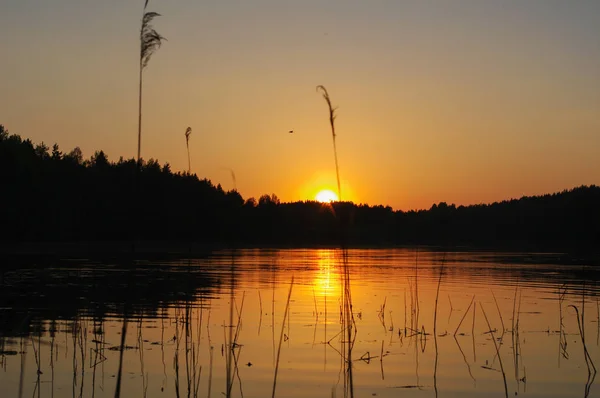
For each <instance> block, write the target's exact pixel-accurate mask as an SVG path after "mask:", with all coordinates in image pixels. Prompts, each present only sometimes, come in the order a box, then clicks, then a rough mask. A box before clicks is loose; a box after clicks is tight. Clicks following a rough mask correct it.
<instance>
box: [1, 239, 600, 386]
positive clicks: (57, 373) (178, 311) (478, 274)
mask: <svg viewBox="0 0 600 398" xmlns="http://www.w3.org/2000/svg"><path fill="white" fill-rule="evenodd" d="M11 261H12V262H11V263H10V264H7V265H6V267H8V268H6V267H5V268H4V269H5V270H4V271H3V272H4V273H3V275H2V279H1V281H0V300H1V301H0V351H1V352H2V355H0V365H1V370H0V386H1V387H0V388H1V391H2V393H1V396H3V397H5V396H6V397H19V396H23V397H70V396H73V397H81V396H85V397H114V396H115V388H116V386H117V384H118V378H119V363H120V354H121V350H120V347H121V338H122V331H123V326H124V325H123V324H124V322H123V319H124V318H126V319H127V323H126V325H125V326H126V334H125V336H126V339H125V349H124V350H123V361H122V371H121V382H120V384H121V396H122V397H143V396H147V397H195V396H200V397H210V396H212V397H221V396H234V397H242V396H244V397H266V396H271V394H272V392H273V385H274V378H275V372H276V369H277V379H276V390H275V395H276V396H279V397H313V396H321V397H331V396H333V395H334V394H335V396H338V397H342V396H356V397H371V396H377V397H396V396H406V397H413V396H414V397H424V396H430V397H433V396H436V395H437V396H440V397H469V396H473V397H475V396H477V397H480V396H481V397H484V396H485V397H487V396H497V397H503V396H505V394H508V395H510V396H514V395H517V394H518V395H525V396H531V397H584V396H590V397H592V396H596V397H599V396H600V386H598V385H596V384H595V383H594V376H595V372H594V369H593V366H594V365H595V366H600V355H599V354H600V345H599V342H600V324H599V323H598V318H599V308H600V307H599V304H598V289H597V283H596V281H597V280H598V276H599V275H598V273H597V272H596V271H595V270H594V268H592V267H589V266H585V265H581V264H578V265H566V264H561V260H560V257H559V256H554V255H531V254H528V255H520V254H506V253H504V254H501V255H496V254H493V253H456V252H454V253H447V254H445V253H441V252H429V251H424V250H421V251H418V252H417V251H416V250H412V249H410V250H409V249H398V250H350V251H349V252H348V256H347V259H346V261H344V258H343V256H342V254H341V252H340V251H336V250H245V251H238V252H235V253H234V254H233V253H231V252H225V251H223V252H217V253H214V254H213V255H212V256H210V257H207V258H204V259H193V260H187V259H183V260H181V259H180V260H151V261H150V260H148V261H136V262H135V263H132V262H127V261H114V260H110V261H91V260H86V259H77V260H68V261H67V260H60V261H59V260H56V261H46V262H44V263H37V262H35V263H34V261H33V260H11ZM132 264H133V265H135V267H132ZM11 266H13V269H19V270H18V271H17V270H9V269H10V268H11ZM442 270H443V273H442V278H441V280H440V279H439V278H440V271H442ZM346 271H347V272H346ZM292 278H293V284H292ZM438 282H440V283H439V293H437V288H438ZM348 283H349V285H348ZM344 286H349V289H345V287H344ZM290 287H291V294H290ZM344 292H348V293H349V294H348V295H345V294H344ZM350 294H351V296H350ZM288 295H289V301H288ZM436 296H437V298H438V300H437V315H435V313H436V311H435V308H436ZM347 303H348V304H351V310H349V311H345V308H350V307H347V306H346V304H347ZM572 306H576V307H577V310H578V311H579V316H580V317H579V323H578V317H577V312H576V310H575V309H574V308H573V307H572ZM286 308H287V311H286ZM124 314H126V315H125V317H124ZM582 315H583V317H582ZM486 317H487V321H486ZM581 318H583V319H581ZM434 319H435V321H434ZM581 321H582V322H583V323H582V324H581V326H582V328H581V329H582V331H583V336H584V339H585V346H586V349H587V352H588V354H589V359H588V360H587V361H586V355H585V351H584V344H582V337H581V333H580V328H579V326H578V325H579V324H580V323H581ZM488 322H489V325H488ZM459 326H460V327H459ZM434 327H435V333H434ZM494 339H495V340H494ZM277 364H278V365H277ZM504 380H506V387H505V383H504Z"/></svg>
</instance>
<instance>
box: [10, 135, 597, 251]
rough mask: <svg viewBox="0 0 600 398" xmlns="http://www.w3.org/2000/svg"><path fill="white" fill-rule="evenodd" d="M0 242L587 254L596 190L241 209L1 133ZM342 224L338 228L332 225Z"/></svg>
mask: <svg viewBox="0 0 600 398" xmlns="http://www.w3.org/2000/svg"><path fill="white" fill-rule="evenodd" d="M0 181H1V187H2V188H1V195H0V226H1V228H0V239H2V240H3V241H4V242H5V243H6V242H42V241H43V242H78V241H125V240H131V241H133V240H138V241H142V240H160V241H173V242H175V241H177V242H196V243H198V242H199V243H206V244H227V245H257V246H258V245H260V246H268V245H291V246H303V245H336V244H338V243H339V237H340V235H339V231H340V228H339V226H340V224H342V226H343V230H344V234H345V235H346V240H347V243H348V244H349V245H404V244H407V245H410V244H432V245H453V246H463V245H464V246H476V247H490V248H515V249H517V248H519V249H531V250H538V249H539V250H542V249H543V250H593V249H597V248H598V247H600V210H599V207H600V187H597V186H582V187H578V188H575V189H572V190H568V191H563V192H560V193H555V194H548V195H543V196H535V197H523V198H521V199H513V200H508V201H502V202H498V203H492V204H481V205H473V206H455V205H453V204H452V205H448V204H446V203H444V202H442V203H439V204H437V205H433V206H432V207H431V208H430V209H428V210H419V211H408V212H405V211H394V210H393V209H392V208H391V207H389V206H368V205H357V204H354V203H350V202H343V203H336V204H334V205H333V206H331V205H327V204H321V203H318V202H314V201H306V202H294V203H280V201H279V199H278V198H277V196H276V195H274V194H271V195H263V196H261V197H260V198H259V199H258V200H256V199H254V198H248V199H244V198H243V197H242V196H241V195H240V194H239V193H238V192H237V191H228V192H227V191H224V190H223V189H222V188H221V186H220V185H217V186H215V185H213V184H212V183H211V181H209V180H206V179H199V178H198V177H197V176H196V175H190V174H188V173H181V172H173V171H172V170H171V169H170V167H169V165H168V164H163V165H161V164H160V163H159V162H158V161H156V160H154V159H150V160H148V161H141V162H140V165H139V167H138V164H137V163H136V161H135V160H134V159H123V158H121V159H119V160H118V161H116V162H110V161H109V160H108V159H107V157H106V155H105V154H104V152H102V151H97V152H95V153H94V154H93V155H92V156H91V158H89V159H84V158H83V155H82V152H81V150H80V149H79V148H75V149H73V150H71V151H69V152H62V151H61V150H60V149H59V147H58V145H56V144H55V145H54V146H53V147H52V148H49V147H47V146H46V145H44V144H43V143H42V144H37V145H34V144H33V143H32V142H31V141H30V140H23V139H22V138H21V137H19V136H18V135H10V134H9V133H8V132H7V131H6V130H5V129H4V127H3V126H1V125H0ZM340 219H341V220H342V222H341V223H340Z"/></svg>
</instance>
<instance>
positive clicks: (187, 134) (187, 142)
mask: <svg viewBox="0 0 600 398" xmlns="http://www.w3.org/2000/svg"><path fill="white" fill-rule="evenodd" d="M190 135H192V128H191V127H188V128H187V129H185V146H186V148H187V155H188V174H192V162H191V161H190Z"/></svg>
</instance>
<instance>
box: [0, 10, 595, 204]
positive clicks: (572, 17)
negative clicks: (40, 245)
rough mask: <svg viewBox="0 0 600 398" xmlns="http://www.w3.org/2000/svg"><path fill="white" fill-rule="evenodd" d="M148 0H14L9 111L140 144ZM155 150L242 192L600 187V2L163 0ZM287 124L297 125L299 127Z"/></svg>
mask: <svg viewBox="0 0 600 398" xmlns="http://www.w3.org/2000/svg"><path fill="white" fill-rule="evenodd" d="M143 3H144V1H143V0H102V1H99V0H95V1H91V0H52V1H49V0H3V1H2V4H1V5H0V49H2V59H1V62H0V124H3V125H4V126H5V128H7V129H8V130H9V131H10V132H12V133H16V134H19V135H21V136H22V137H26V138H30V139H31V140H32V141H34V142H36V143H37V142H41V141H43V142H44V143H46V144H47V145H52V144H54V143H57V144H58V145H59V146H60V148H61V150H63V151H65V152H67V151H70V150H71V149H73V148H74V147H75V146H79V147H80V148H81V149H82V150H83V153H84V157H86V158H89V157H90V156H91V155H92V154H93V152H94V151H95V150H99V149H102V150H104V151H105V153H106V154H107V155H108V158H109V160H113V161H116V160H118V159H119V157H120V156H123V157H125V158H132V157H134V156H135V155H136V151H137V119H138V114H137V109H138V102H137V101H138V73H139V72H138V62H139V60H138V57H139V24H140V20H141V16H142V12H143V5H144V4H143ZM148 9H149V10H151V11H156V12H159V13H160V14H162V16H161V17H158V18H157V19H155V23H154V27H155V28H156V30H157V31H158V32H159V33H160V34H162V35H163V36H165V37H166V38H167V41H166V42H164V44H163V46H162V47H161V48H160V49H159V50H158V51H157V52H156V53H155V54H154V55H153V57H152V59H151V60H150V63H149V65H148V67H147V68H146V69H145V70H144V96H143V126H142V127H143V133H142V157H143V158H145V159H149V158H155V159H158V160H159V161H160V162H161V163H162V162H168V163H169V164H170V165H171V167H172V169H173V170H186V169H187V153H186V146H185V136H184V133H185V129H186V128H187V127H188V126H190V127H191V128H192V130H193V133H192V135H191V137H190V152H191V163H192V172H194V173H197V174H198V176H200V177H202V178H203V177H206V178H209V179H210V180H211V181H212V182H213V183H215V184H216V183H220V184H221V185H222V186H223V188H224V189H226V190H229V189H233V187H234V185H233V181H232V178H231V173H230V171H229V169H231V170H233V171H234V172H235V175H236V180H237V189H238V190H239V191H240V193H241V194H242V195H243V196H244V197H245V198H248V197H251V196H254V197H256V198H258V197H259V196H260V195H262V194H265V193H268V194H270V193H275V194H276V195H277V196H278V197H279V198H280V199H281V200H282V201H295V200H306V199H314V197H315V195H316V194H317V192H318V191H319V190H321V189H326V188H328V189H332V190H336V178H335V164H334V157H333V146H332V139H331V133H330V130H329V120H328V110H327V105H326V103H325V101H324V99H323V98H322V97H321V96H320V94H318V93H317V92H316V90H315V88H316V86H317V85H320V84H322V85H324V86H325V87H326V88H327V89H328V91H329V94H330V96H331V99H332V102H333V104H334V105H335V106H338V109H337V111H336V112H337V119H336V130H337V150H338V158H339V166H340V176H341V179H342V199H344V200H352V201H354V202H357V203H369V204H371V205H375V204H384V205H390V206H392V207H393V208H394V209H402V210H409V209H421V208H429V207H431V205H432V204H433V203H438V202H441V201H445V202H447V203H455V204H457V205H460V204H463V205H468V204H475V203H489V202H493V201H498V200H504V199H511V198H518V197H521V196H523V195H537V194H544V193H550V192H556V191H562V190H564V189H569V188H573V187H575V186H579V185H583V184H585V185H590V184H597V185H598V184H600V160H599V159H600V31H599V30H598V27H599V26H600V1H596V0H580V1H577V0H574V1H558V0H527V1H521V0H519V1H510V0H506V1H487V0H472V1H466V0H465V1H461V0H453V1H445V0H444V1H442V0H440V1H425V0H422V1H417V0H415V1H400V0H369V1H366V0H362V1H357V0H318V1H317V0H294V1H289V0H252V1H248V0H236V1H233V0H212V1H211V0H206V1H198V0H177V1H173V0H170V1H167V0H150V1H149V5H148ZM289 130H294V133H293V134H289V133H288V131H289Z"/></svg>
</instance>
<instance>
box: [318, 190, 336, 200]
mask: <svg viewBox="0 0 600 398" xmlns="http://www.w3.org/2000/svg"><path fill="white" fill-rule="evenodd" d="M315 199H316V200H317V202H321V203H331V202H337V201H338V196H337V195H336V194H335V192H333V191H332V190H330V189H324V190H322V191H319V193H318V194H317V195H316V196H315Z"/></svg>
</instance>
